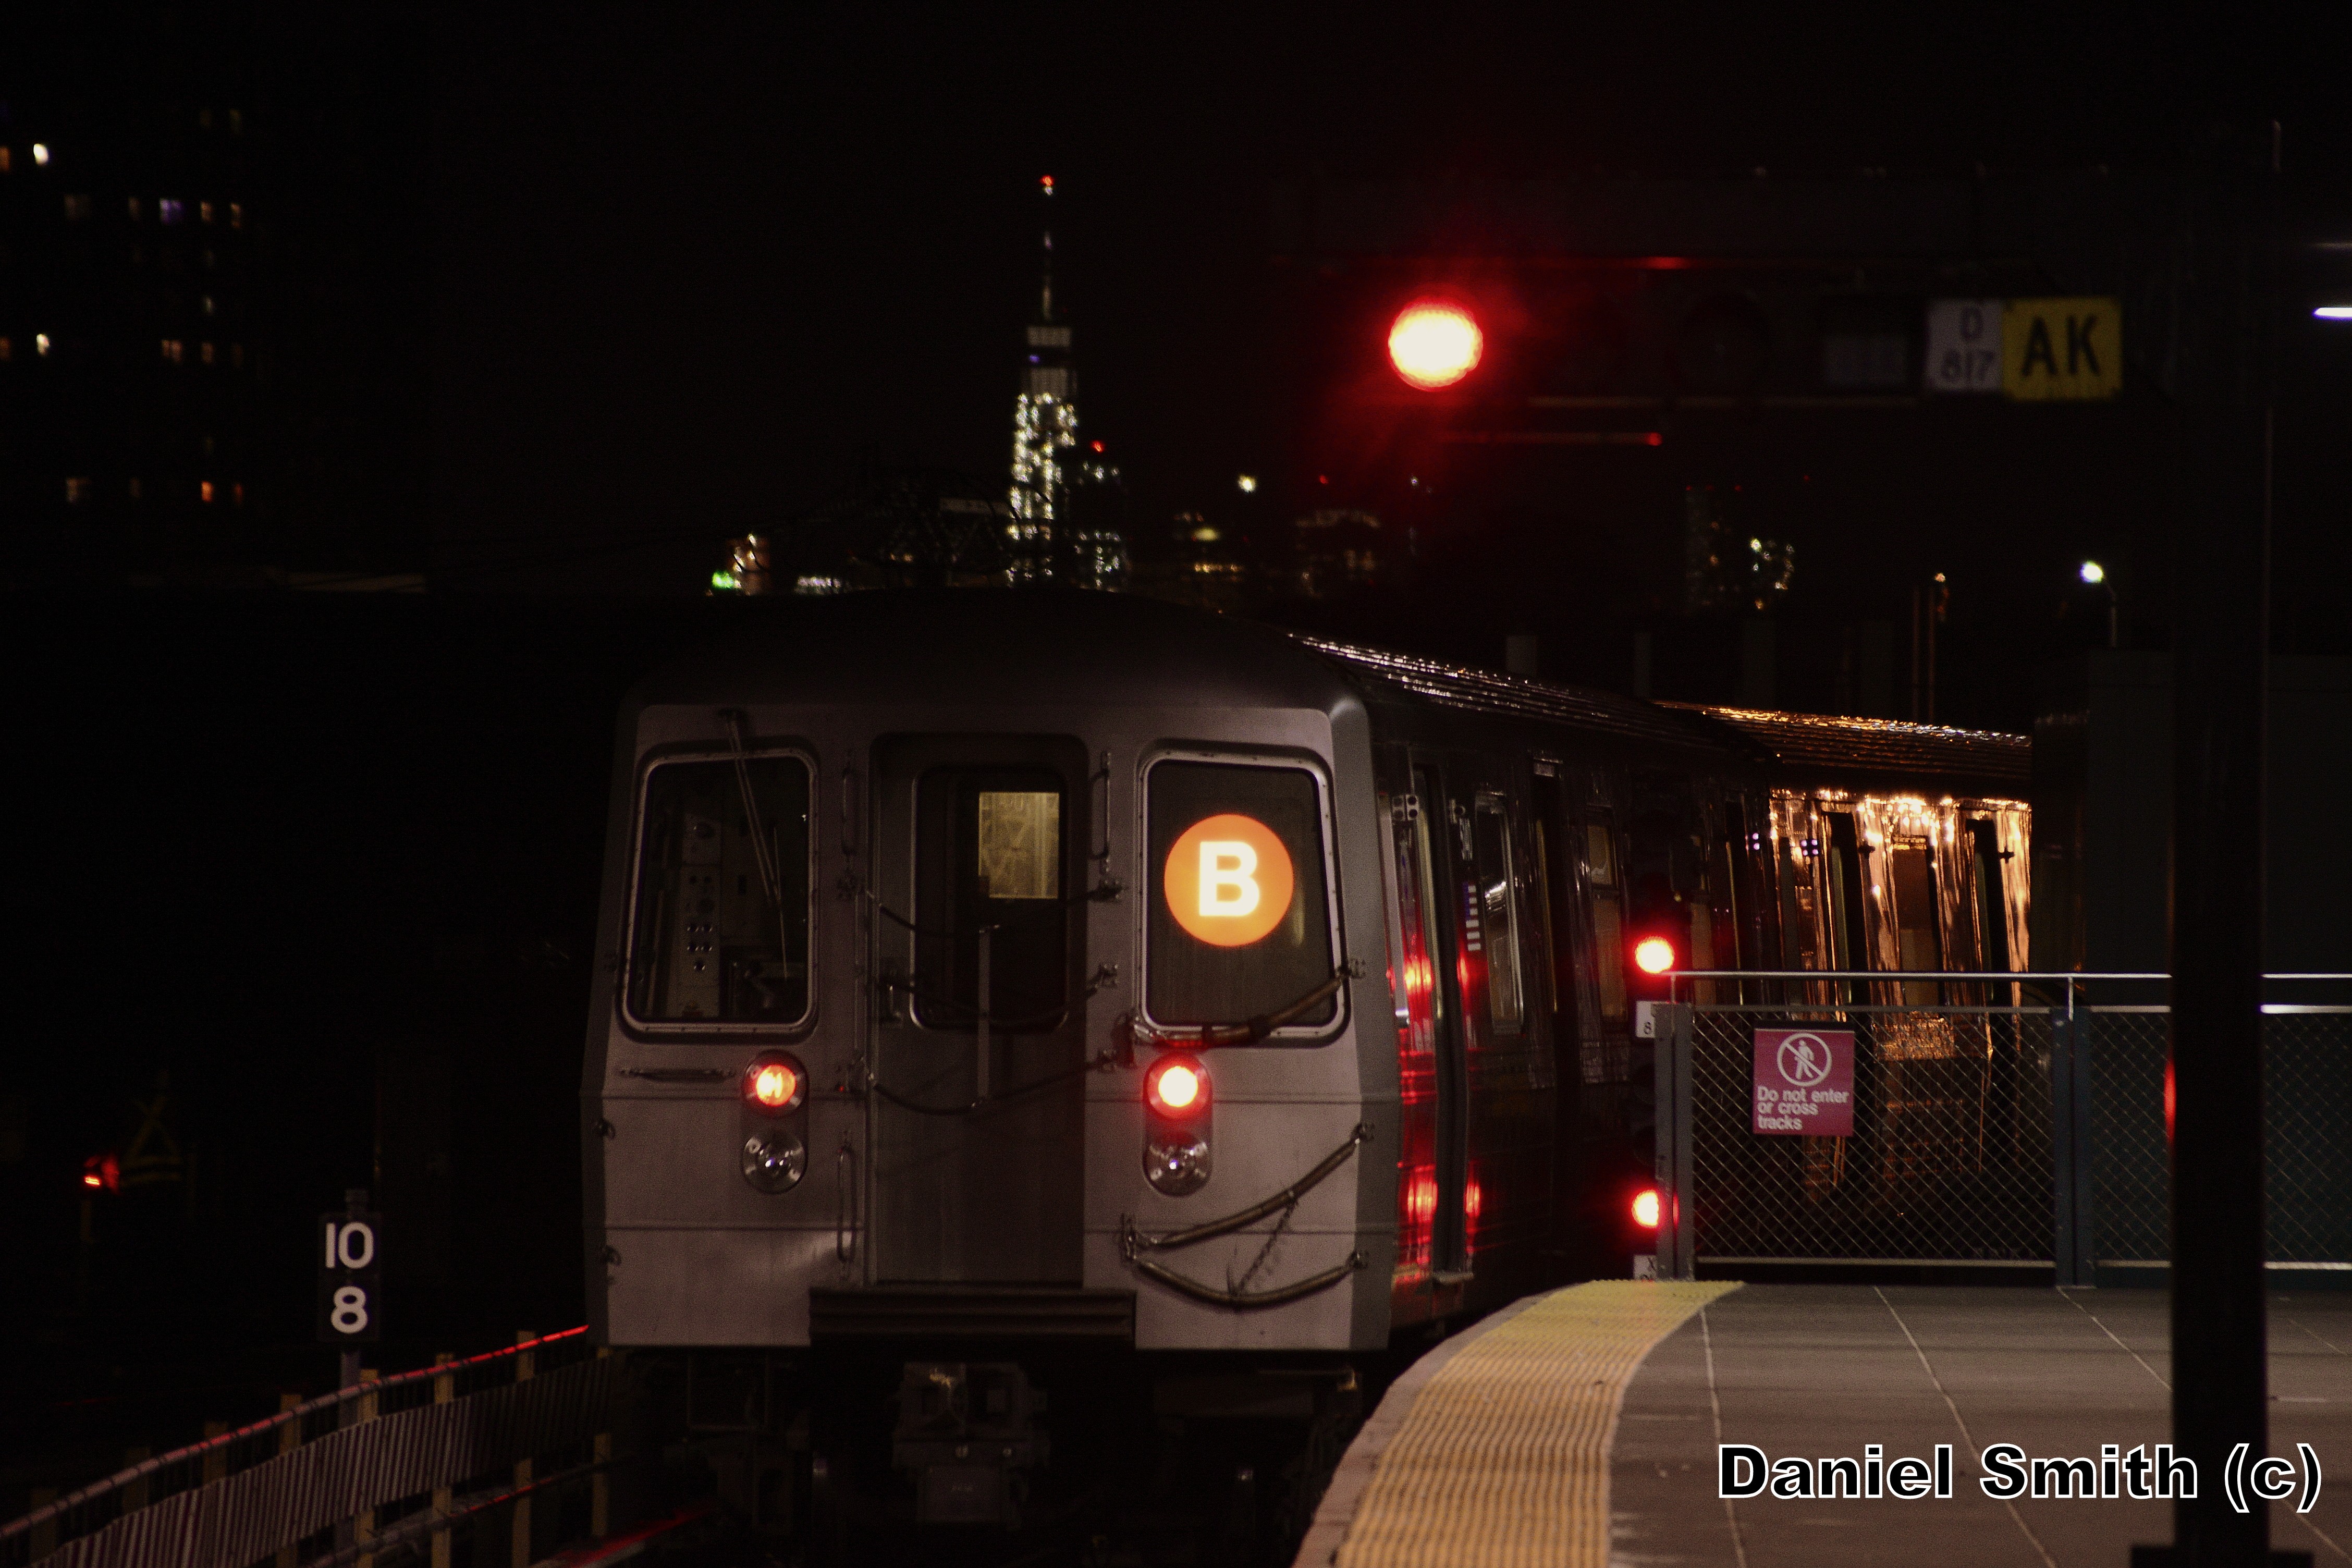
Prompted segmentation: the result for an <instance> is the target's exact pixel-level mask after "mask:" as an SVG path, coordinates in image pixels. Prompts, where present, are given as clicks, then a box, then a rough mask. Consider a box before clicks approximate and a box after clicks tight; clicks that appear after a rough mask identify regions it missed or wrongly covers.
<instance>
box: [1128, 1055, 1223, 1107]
mask: <svg viewBox="0 0 2352 1568" xmlns="http://www.w3.org/2000/svg"><path fill="white" fill-rule="evenodd" d="M1143 1097H1144V1100H1145V1102H1146V1103H1148V1104H1149V1105H1150V1107H1151V1109H1152V1110H1156V1111H1158V1112H1159V1113H1160V1115H1162V1116H1194V1115H1198V1114H1199V1113H1200V1112H1201V1111H1203V1110H1207V1109H1208V1106H1209V1071H1208V1069H1207V1068H1204V1067H1202V1065H1201V1064H1200V1063H1199V1062H1197V1061H1194V1060H1193V1059H1192V1058H1190V1057H1183V1056H1171V1057H1162V1058H1160V1059H1159V1060H1158V1061H1157V1062H1155V1063H1153V1064H1152V1068H1151V1071H1150V1073H1149V1074H1147V1075H1146V1076H1145V1078H1144V1080H1143Z"/></svg>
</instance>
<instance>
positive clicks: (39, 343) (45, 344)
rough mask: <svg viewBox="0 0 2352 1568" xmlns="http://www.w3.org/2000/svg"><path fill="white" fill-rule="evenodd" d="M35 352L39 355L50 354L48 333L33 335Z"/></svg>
mask: <svg viewBox="0 0 2352 1568" xmlns="http://www.w3.org/2000/svg"><path fill="white" fill-rule="evenodd" d="M33 352H34V353H37V354H45V353H48V352H49V334H48V333H47V332H35V333H34V334H33Z"/></svg>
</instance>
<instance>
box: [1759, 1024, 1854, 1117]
mask: <svg viewBox="0 0 2352 1568" xmlns="http://www.w3.org/2000/svg"><path fill="white" fill-rule="evenodd" d="M1749 1128H1750V1131H1756V1132H1802V1133H1805V1134H1807V1135H1808V1136H1811V1137H1814V1138H1846V1137H1851V1136H1852V1135H1853V1030H1852V1029H1759V1030H1757V1031H1756V1098H1755V1111H1754V1115H1753V1118H1752V1120H1751V1121H1750V1123H1749Z"/></svg>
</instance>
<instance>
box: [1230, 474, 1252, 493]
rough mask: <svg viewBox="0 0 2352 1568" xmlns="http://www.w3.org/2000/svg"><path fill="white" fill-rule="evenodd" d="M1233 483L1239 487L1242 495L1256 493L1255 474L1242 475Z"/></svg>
mask: <svg viewBox="0 0 2352 1568" xmlns="http://www.w3.org/2000/svg"><path fill="white" fill-rule="evenodd" d="M1234 483H1235V484H1237V485H1239V486H1240V487H1241V490H1242V494H1244V495H1254V494H1255V493H1256V491H1257V476H1256V475H1255V474H1244V475H1243V476H1242V477H1241V478H1240V479H1235V480H1234Z"/></svg>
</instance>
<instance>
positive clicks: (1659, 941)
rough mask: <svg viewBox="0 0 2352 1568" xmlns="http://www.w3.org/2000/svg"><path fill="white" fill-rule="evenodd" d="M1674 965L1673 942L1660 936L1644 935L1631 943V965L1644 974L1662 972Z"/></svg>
mask: <svg viewBox="0 0 2352 1568" xmlns="http://www.w3.org/2000/svg"><path fill="white" fill-rule="evenodd" d="M1674 966H1675V944H1674V943H1673V942H1668V941H1667V940H1666V939H1665V938H1664V937H1662V936H1645V937H1643V939H1642V940H1641V941H1640V942H1635V943H1634V944H1633V967H1634V968H1636V969H1638V970H1640V971H1641V972H1642V973H1644V974H1664V973H1665V972H1666V971H1667V970H1669V969H1672V968H1673V967H1674Z"/></svg>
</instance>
